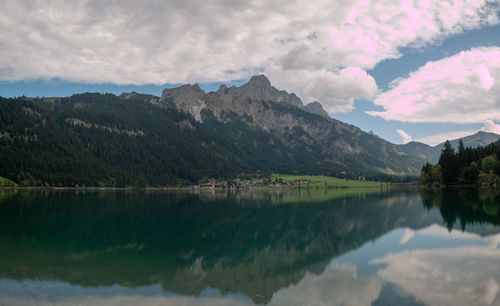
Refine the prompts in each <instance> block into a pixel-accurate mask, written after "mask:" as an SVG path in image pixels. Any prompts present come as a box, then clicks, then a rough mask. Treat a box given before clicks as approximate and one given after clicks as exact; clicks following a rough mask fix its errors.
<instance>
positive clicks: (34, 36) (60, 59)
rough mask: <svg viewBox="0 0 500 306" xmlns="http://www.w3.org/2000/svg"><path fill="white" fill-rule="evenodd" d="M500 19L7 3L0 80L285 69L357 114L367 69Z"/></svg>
mask: <svg viewBox="0 0 500 306" xmlns="http://www.w3.org/2000/svg"><path fill="white" fill-rule="evenodd" d="M498 10H499V6H498V4H497V2H496V1H492V0H469V1H463V0H448V1H445V0H438V1H418V2H417V1H405V0H397V1H394V0H381V1H365V0H355V1H347V0H337V1H333V2H332V1H327V0H319V1H314V2H311V1H305V0H293V1H271V2H270V1H259V0H253V1H242V0H240V1H227V0H215V1H203V2H200V1H195V0H182V1H180V0H173V1H161V0H148V1H141V2H137V1H119V2H113V3H112V4H110V3H109V2H106V1H105V2H103V1H98V0H86V1H62V0H59V1H57V0H56V1H50V2H47V1H18V0H6V1H3V2H2V10H1V11H0V20H1V22H0V32H1V33H2V41H1V43H0V44H1V47H0V80H3V81H17V80H30V79H43V80H47V79H51V78H60V79H63V80H67V81H75V82H89V83H95V82H110V83H115V84H137V85H141V84H148V83H153V84H164V83H190V82H221V81H230V80H236V79H244V78H248V77H249V76H251V75H253V74H256V73H260V72H263V71H273V72H275V74H276V75H284V76H286V78H285V79H286V80H290V82H286V81H281V80H278V79H273V78H271V80H272V81H273V82H280V83H283V86H284V87H286V88H287V89H290V90H292V91H296V92H299V91H300V92H301V94H302V96H303V98H304V99H306V100H308V99H317V100H319V101H320V102H324V101H325V102H326V103H325V104H327V106H328V108H329V109H330V110H335V111H342V110H344V111H345V110H349V109H350V108H352V100H353V99H355V98H365V97H369V96H370V95H372V94H373V92H374V91H373V82H372V81H371V80H370V78H371V77H369V76H368V75H367V74H366V72H365V70H366V69H370V68H373V67H374V66H375V65H376V64H377V63H378V62H380V61H382V60H384V59H388V58H397V57H400V56H401V53H400V51H399V49H400V48H402V47H420V46H425V45H427V44H433V43H436V42H439V40H440V39H442V38H444V37H446V36H448V35H452V34H457V33H460V32H463V31H464V30H467V29H473V28H478V27H482V26H488V25H493V24H498V23H499V18H498ZM346 69H347V70H346ZM276 70H278V71H276ZM352 72H354V73H352ZM482 72H485V70H483V71H482ZM482 72H481V71H479V72H478V73H479V74H480V73H482ZM351 73H352V74H351ZM345 74H348V78H349V77H350V79H349V80H348V81H345V80H343V78H344V77H346V76H345ZM293 75H299V76H300V75H304V76H305V78H304V82H303V83H299V82H297V81H296V78H297V77H293ZM492 77H495V76H494V75H493V74H492ZM352 79H356V80H359V84H358V85H356V84H354V83H353V82H352ZM310 82H314V84H310ZM480 82H482V83H481V84H482V85H483V86H486V87H487V86H490V84H491V82H492V81H491V78H488V76H487V75H485V76H484V77H483V78H482V79H480ZM355 85H356V86H355ZM303 86H305V87H307V88H308V89H300V88H301V87H303ZM492 86H494V85H492ZM313 90H317V92H318V93H316V92H313ZM306 102H308V101H306Z"/></svg>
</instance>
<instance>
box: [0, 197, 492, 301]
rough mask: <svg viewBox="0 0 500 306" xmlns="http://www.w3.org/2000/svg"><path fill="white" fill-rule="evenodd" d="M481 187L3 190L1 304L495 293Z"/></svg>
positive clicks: (487, 200) (486, 296)
mask: <svg viewBox="0 0 500 306" xmlns="http://www.w3.org/2000/svg"><path fill="white" fill-rule="evenodd" d="M499 224H500V198H499V197H498V196H497V195H495V194H481V193H479V192H477V191H475V190H450V191H446V192H424V191H419V190H399V191H380V192H379V191H369V192H366V191H350V192H345V191H344V192H342V193H338V192H333V191H329V192H324V191H322V190H318V191H301V192H300V193H298V192H297V191H294V192H293V193H281V192H272V193H266V192H261V193H244V194H240V193H236V194H212V193H208V194H201V195H197V194H174V193H157V192H149V193H147V192H69V191H67V192H48V191H43V192H42V191H17V192H14V191H3V192H1V191H0V304H7V305H10V304H14V305H19V304H21V305H22V304H42V305H43V304H64V305H69V304H71V305H74V304H85V305H94V304H95V305H103V304H109V305H127V304H128V305H137V304H143V305H150V304H167V305H252V304H269V305H332V304H333V305H500V294H498V291H499V283H500V250H499V248H498V245H499V243H500V227H499Z"/></svg>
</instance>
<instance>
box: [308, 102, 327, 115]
mask: <svg viewBox="0 0 500 306" xmlns="http://www.w3.org/2000/svg"><path fill="white" fill-rule="evenodd" d="M305 107H306V109H307V110H308V111H310V112H311V113H313V114H317V115H320V116H323V117H325V118H329V117H330V116H329V115H328V113H327V112H326V111H325V110H324V109H323V105H321V103H319V102H318V101H314V102H312V103H309V104H307V105H306V106H305Z"/></svg>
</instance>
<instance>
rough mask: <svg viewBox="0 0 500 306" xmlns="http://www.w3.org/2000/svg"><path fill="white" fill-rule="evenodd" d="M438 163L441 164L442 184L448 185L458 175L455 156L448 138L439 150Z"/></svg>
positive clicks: (453, 181)
mask: <svg viewBox="0 0 500 306" xmlns="http://www.w3.org/2000/svg"><path fill="white" fill-rule="evenodd" d="M439 165H440V166H441V173H442V179H443V184H444V185H446V186H448V185H450V184H453V183H455V182H456V180H457V176H458V163H457V156H456V155H455V150H454V149H453V147H452V146H451V144H450V142H449V141H448V140H447V141H446V142H445V143H444V147H443V149H442V150H441V156H440V157H439Z"/></svg>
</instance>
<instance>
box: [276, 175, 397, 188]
mask: <svg viewBox="0 0 500 306" xmlns="http://www.w3.org/2000/svg"><path fill="white" fill-rule="evenodd" d="M303 179H305V180H308V181H309V183H306V184H301V185H300V186H306V187H314V188H316V187H322V188H325V187H326V188H347V187H358V188H361V187H380V186H381V185H383V186H388V185H390V183H381V182H370V181H355V180H346V179H341V178H336V177H329V176H321V175H273V177H272V181H273V182H274V181H280V180H281V181H282V182H284V183H288V184H290V183H292V182H293V181H295V180H303Z"/></svg>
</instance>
